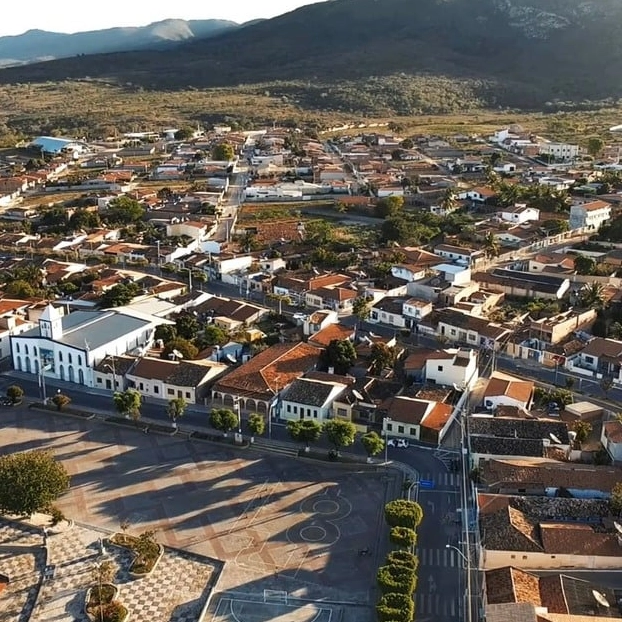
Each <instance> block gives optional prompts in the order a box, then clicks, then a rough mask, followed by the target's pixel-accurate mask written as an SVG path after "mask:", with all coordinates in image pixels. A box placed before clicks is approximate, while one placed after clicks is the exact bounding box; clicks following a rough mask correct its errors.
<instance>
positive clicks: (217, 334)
mask: <svg viewBox="0 0 622 622" xmlns="http://www.w3.org/2000/svg"><path fill="white" fill-rule="evenodd" d="M228 341H229V335H228V334H227V331H226V330H224V329H223V328H220V326H216V324H210V325H209V326H206V327H205V331H204V332H203V343H205V345H208V346H222V345H224V344H225V343H227V342H228Z"/></svg>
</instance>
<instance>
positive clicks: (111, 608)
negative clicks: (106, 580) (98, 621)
mask: <svg viewBox="0 0 622 622" xmlns="http://www.w3.org/2000/svg"><path fill="white" fill-rule="evenodd" d="M103 610H104V622H123V620H125V617H126V616H127V609H126V608H125V607H124V606H123V605H122V604H121V603H120V602H119V601H118V600H113V601H112V602H111V603H108V604H107V605H104V606H103Z"/></svg>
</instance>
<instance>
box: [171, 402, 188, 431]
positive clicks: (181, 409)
mask: <svg viewBox="0 0 622 622" xmlns="http://www.w3.org/2000/svg"><path fill="white" fill-rule="evenodd" d="M187 406H188V403H187V402H186V400H185V399H184V398H183V397H175V398H173V399H172V400H169V402H168V406H167V407H166V414H167V415H168V416H169V418H170V419H171V420H172V422H173V427H174V428H176V427H177V419H179V418H180V417H183V416H184V413H185V412H186V408H187Z"/></svg>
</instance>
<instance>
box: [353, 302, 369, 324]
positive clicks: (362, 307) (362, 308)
mask: <svg viewBox="0 0 622 622" xmlns="http://www.w3.org/2000/svg"><path fill="white" fill-rule="evenodd" d="M369 304H370V299H369V298H368V297H367V296H360V297H358V298H355V299H354V302H353V303H352V314H353V315H355V316H356V318H357V319H358V325H359V327H360V326H361V324H362V323H363V322H364V321H365V320H366V319H367V318H368V317H369Z"/></svg>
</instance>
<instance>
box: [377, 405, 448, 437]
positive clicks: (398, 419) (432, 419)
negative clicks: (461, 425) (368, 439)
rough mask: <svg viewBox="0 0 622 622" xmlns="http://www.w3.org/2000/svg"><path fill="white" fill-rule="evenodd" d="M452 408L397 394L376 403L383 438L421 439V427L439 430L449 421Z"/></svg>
mask: <svg viewBox="0 0 622 622" xmlns="http://www.w3.org/2000/svg"><path fill="white" fill-rule="evenodd" d="M452 410H453V408H452V407H451V406H450V405H449V404H444V403H442V402H434V401H430V400H423V399H417V398H414V397H406V396H404V395H398V396H393V397H390V398H388V399H386V400H384V401H383V402H382V403H381V404H379V405H378V409H377V415H376V416H377V417H382V432H383V435H384V436H385V438H387V437H389V436H395V437H400V438H407V439H412V440H417V441H418V440H421V438H422V429H421V428H422V427H426V424H427V427H428V429H432V428H435V429H436V428H438V429H439V430H440V429H442V427H443V426H444V425H445V423H447V421H449V417H450V416H451V413H452Z"/></svg>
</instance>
